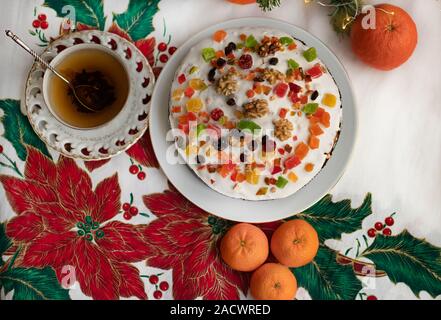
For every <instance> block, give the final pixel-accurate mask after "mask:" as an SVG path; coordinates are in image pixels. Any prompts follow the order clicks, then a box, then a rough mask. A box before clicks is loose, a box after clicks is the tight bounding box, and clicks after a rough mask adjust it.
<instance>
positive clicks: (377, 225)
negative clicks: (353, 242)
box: [374, 222, 383, 231]
mask: <svg viewBox="0 0 441 320" xmlns="http://www.w3.org/2000/svg"><path fill="white" fill-rule="evenodd" d="M374 227H375V230H378V231H381V230H382V229H383V224H382V223H381V222H376V223H375V225H374Z"/></svg>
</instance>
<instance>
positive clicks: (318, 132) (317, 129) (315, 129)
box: [309, 123, 323, 136]
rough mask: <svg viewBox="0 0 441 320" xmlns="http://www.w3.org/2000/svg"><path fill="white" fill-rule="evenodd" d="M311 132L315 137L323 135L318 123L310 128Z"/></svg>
mask: <svg viewBox="0 0 441 320" xmlns="http://www.w3.org/2000/svg"><path fill="white" fill-rule="evenodd" d="M309 132H311V134H312V135H314V136H319V135H321V134H323V130H322V128H320V126H319V125H318V124H317V123H313V124H311V125H310V126H309Z"/></svg>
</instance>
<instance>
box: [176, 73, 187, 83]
mask: <svg viewBox="0 0 441 320" xmlns="http://www.w3.org/2000/svg"><path fill="white" fill-rule="evenodd" d="M186 80H187V79H186V78H185V74H181V75H180V76H179V77H178V82H179V84H183V83H184V82H185V81H186Z"/></svg>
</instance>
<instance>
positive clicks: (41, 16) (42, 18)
mask: <svg viewBox="0 0 441 320" xmlns="http://www.w3.org/2000/svg"><path fill="white" fill-rule="evenodd" d="M46 19H47V17H46V15H45V14H44V13H40V14H39V15H38V20H40V21H46Z"/></svg>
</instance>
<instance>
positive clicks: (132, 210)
mask: <svg viewBox="0 0 441 320" xmlns="http://www.w3.org/2000/svg"><path fill="white" fill-rule="evenodd" d="M138 212H139V210H138V208H137V207H131V208H130V209H129V213H130V215H131V216H132V217H134V216H136V215H137V214H138Z"/></svg>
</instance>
